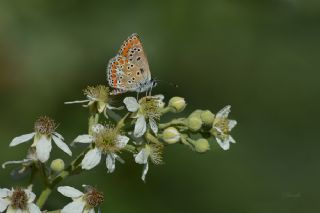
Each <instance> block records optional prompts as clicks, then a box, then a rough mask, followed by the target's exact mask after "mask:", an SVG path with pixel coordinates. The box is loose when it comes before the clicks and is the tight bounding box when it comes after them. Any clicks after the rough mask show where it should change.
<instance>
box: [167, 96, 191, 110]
mask: <svg viewBox="0 0 320 213" xmlns="http://www.w3.org/2000/svg"><path fill="white" fill-rule="evenodd" d="M168 105H169V107H171V109H172V112H181V111H183V110H184V108H185V107H186V105H187V104H186V101H185V100H184V98H181V97H172V98H171V99H170V100H169V104H168Z"/></svg>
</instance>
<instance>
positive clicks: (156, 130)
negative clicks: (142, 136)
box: [149, 118, 158, 135]
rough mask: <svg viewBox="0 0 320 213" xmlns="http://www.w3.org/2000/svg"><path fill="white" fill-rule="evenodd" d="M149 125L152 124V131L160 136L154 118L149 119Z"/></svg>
mask: <svg viewBox="0 0 320 213" xmlns="http://www.w3.org/2000/svg"><path fill="white" fill-rule="evenodd" d="M149 124H150V127H151V130H152V131H153V133H154V134H155V135H157V134H158V125H157V123H156V121H155V120H154V119H153V118H149Z"/></svg>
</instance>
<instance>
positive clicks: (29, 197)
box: [0, 188, 41, 213]
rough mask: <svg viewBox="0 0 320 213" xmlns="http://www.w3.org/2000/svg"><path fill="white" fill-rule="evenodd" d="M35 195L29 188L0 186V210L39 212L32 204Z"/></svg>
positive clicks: (8, 212) (24, 212) (22, 212)
mask: <svg viewBox="0 0 320 213" xmlns="http://www.w3.org/2000/svg"><path fill="white" fill-rule="evenodd" d="M35 197H36V195H35V194H34V193H33V192H32V191H31V190H30V189H22V188H17V189H13V188H12V189H11V190H9V189H6V188H2V189H1V188H0V212H4V211H5V210H7V211H6V212H7V213H20V212H21V213H41V211H40V209H39V207H38V206H37V205H36V204H34V200H35Z"/></svg>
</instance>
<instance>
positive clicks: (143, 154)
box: [134, 148, 150, 164]
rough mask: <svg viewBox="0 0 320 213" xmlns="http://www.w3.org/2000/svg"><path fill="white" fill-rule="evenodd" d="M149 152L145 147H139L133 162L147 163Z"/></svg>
mask: <svg viewBox="0 0 320 213" xmlns="http://www.w3.org/2000/svg"><path fill="white" fill-rule="evenodd" d="M149 154H150V152H149V151H147V149H145V148H144V149H141V150H140V152H139V153H138V154H136V155H135V158H134V160H135V162H136V163H139V164H146V163H148V157H149Z"/></svg>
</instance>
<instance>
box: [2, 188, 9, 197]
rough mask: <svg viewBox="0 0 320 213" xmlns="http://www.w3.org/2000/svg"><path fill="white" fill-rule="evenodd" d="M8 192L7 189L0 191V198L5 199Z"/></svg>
mask: <svg viewBox="0 0 320 213" xmlns="http://www.w3.org/2000/svg"><path fill="white" fill-rule="evenodd" d="M9 192H10V190H9V189H6V188H3V189H0V198H4V197H7V196H8V194H9Z"/></svg>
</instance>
